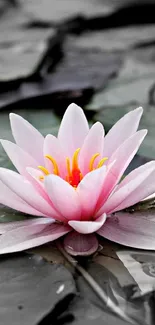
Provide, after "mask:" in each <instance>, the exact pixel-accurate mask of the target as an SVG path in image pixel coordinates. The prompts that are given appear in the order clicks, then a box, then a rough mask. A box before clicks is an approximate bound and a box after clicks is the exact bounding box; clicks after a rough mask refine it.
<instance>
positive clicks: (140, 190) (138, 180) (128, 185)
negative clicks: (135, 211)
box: [101, 161, 155, 213]
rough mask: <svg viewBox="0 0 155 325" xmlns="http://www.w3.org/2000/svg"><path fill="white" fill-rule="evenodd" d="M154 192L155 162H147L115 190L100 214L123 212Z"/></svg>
mask: <svg viewBox="0 0 155 325" xmlns="http://www.w3.org/2000/svg"><path fill="white" fill-rule="evenodd" d="M154 192H155V162H154V161H152V162H149V163H147V164H145V165H144V166H141V167H139V168H137V176H136V170H134V171H133V172H131V173H130V174H129V175H128V176H126V177H125V179H124V181H122V182H121V183H120V184H119V185H118V187H117V190H116V191H115V192H114V193H113V194H112V195H111V197H110V198H109V199H108V201H107V202H106V203H105V205H104V206H103V208H102V209H101V212H102V211H103V210H104V211H105V212H107V213H111V212H115V211H119V210H123V209H125V208H127V207H129V206H132V205H134V204H136V203H137V202H139V201H141V200H143V199H144V198H145V197H147V196H148V195H150V194H152V193H154Z"/></svg>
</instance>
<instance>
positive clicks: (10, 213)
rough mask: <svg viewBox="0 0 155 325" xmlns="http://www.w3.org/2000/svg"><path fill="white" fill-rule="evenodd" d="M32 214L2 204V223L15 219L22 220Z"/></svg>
mask: <svg viewBox="0 0 155 325" xmlns="http://www.w3.org/2000/svg"><path fill="white" fill-rule="evenodd" d="M27 217H28V218H31V216H27V215H26V214H24V213H21V212H18V211H15V210H13V209H10V208H8V207H6V206H4V205H2V204H0V223H1V222H13V221H22V220H25V219H27Z"/></svg>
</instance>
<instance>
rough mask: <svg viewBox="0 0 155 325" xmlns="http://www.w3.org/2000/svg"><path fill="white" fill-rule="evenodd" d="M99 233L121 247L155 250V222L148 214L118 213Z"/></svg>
mask: <svg viewBox="0 0 155 325" xmlns="http://www.w3.org/2000/svg"><path fill="white" fill-rule="evenodd" d="M97 233H98V234H99V235H100V236H103V237H105V238H107V239H109V240H112V241H114V242H116V243H119V244H121V245H125V246H131V247H135V248H140V249H153V250H155V235H154V234H155V221H153V220H151V219H149V217H148V215H147V213H146V216H145V215H142V214H141V213H139V214H138V213H137V212H136V213H133V214H132V213H123V212H122V213H121V212H120V213H117V214H116V216H111V217H110V218H107V220H106V222H105V224H104V225H103V227H102V228H100V229H99V230H98V232H97Z"/></svg>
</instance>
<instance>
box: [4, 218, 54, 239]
mask: <svg viewBox="0 0 155 325" xmlns="http://www.w3.org/2000/svg"><path fill="white" fill-rule="evenodd" d="M48 222H49V224H51V223H53V222H55V221H54V220H52V219H51V218H34V219H30V220H23V221H13V222H1V223H0V234H1V235H2V234H5V233H6V232H8V231H11V230H15V229H17V228H20V227H24V226H33V225H37V224H38V225H39V224H44V223H45V224H48Z"/></svg>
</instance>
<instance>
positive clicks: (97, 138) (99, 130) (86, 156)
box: [79, 122, 104, 175]
mask: <svg viewBox="0 0 155 325" xmlns="http://www.w3.org/2000/svg"><path fill="white" fill-rule="evenodd" d="M103 143H104V129H103V126H102V124H101V123H100V122H97V123H95V124H94V125H93V126H92V127H91V129H90V130H89V133H88V134H87V136H86V138H85V140H84V143H83V146H82V148H81V151H80V155H79V166H80V170H81V172H82V174H83V175H85V174H86V173H88V172H89V163H90V159H91V158H92V156H93V155H94V154H96V153H99V154H100V156H99V157H97V158H96V159H95V162H94V167H96V166H97V163H98V162H99V160H101V158H102V153H103Z"/></svg>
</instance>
